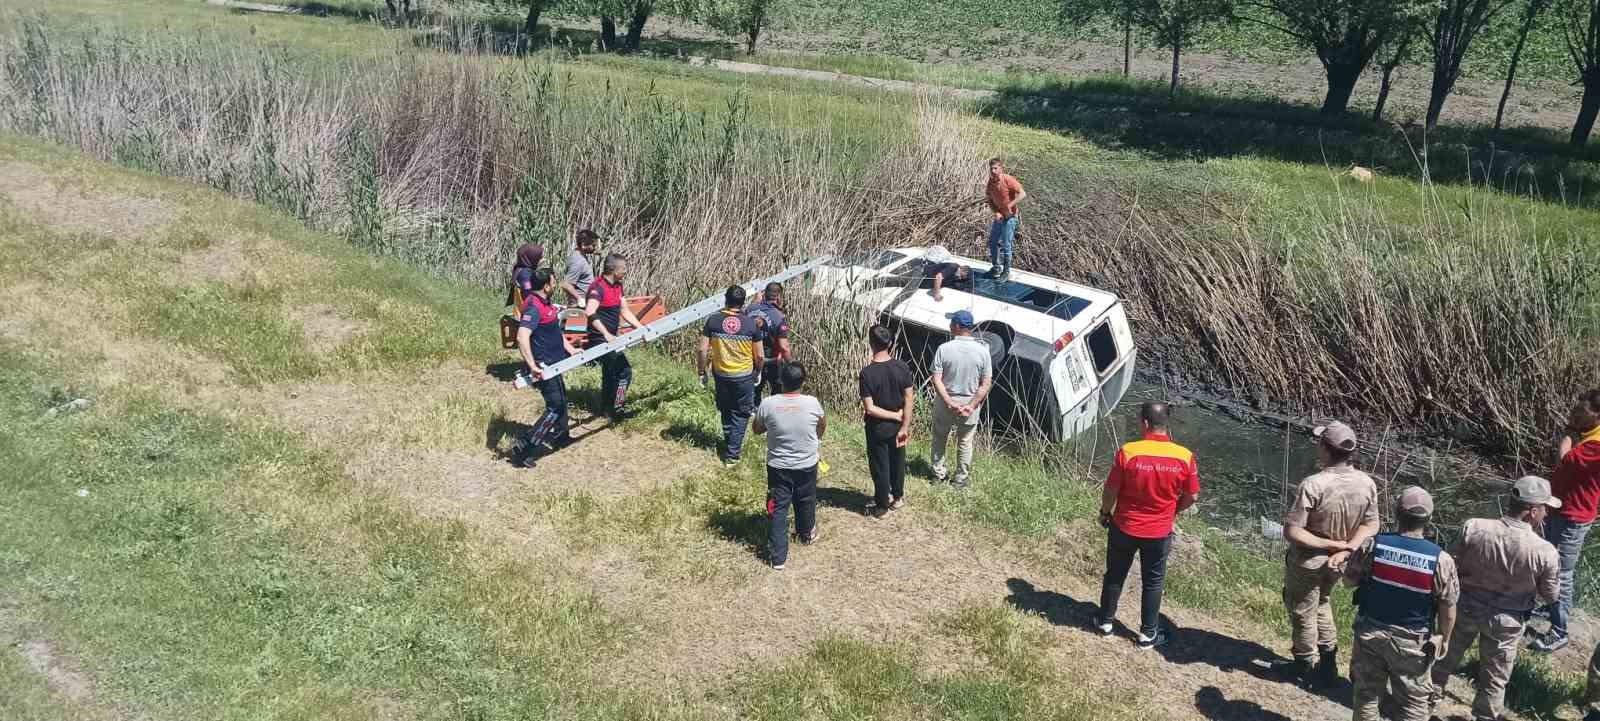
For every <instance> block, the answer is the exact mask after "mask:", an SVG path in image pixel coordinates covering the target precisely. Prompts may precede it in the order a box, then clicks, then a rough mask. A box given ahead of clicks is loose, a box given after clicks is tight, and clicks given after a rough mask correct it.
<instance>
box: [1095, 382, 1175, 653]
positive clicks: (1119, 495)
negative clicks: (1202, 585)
mask: <svg viewBox="0 0 1600 721" xmlns="http://www.w3.org/2000/svg"><path fill="white" fill-rule="evenodd" d="M1170 413H1171V409H1170V408H1169V407H1168V405H1167V404H1165V403H1145V404H1144V405H1141V406H1139V425H1140V426H1141V427H1142V428H1143V429H1144V438H1142V439H1140V440H1137V441H1134V442H1132V443H1128V444H1126V445H1124V446H1123V447H1122V448H1121V449H1120V450H1118V451H1117V460H1116V462H1115V463H1114V464H1112V466H1111V474H1110V475H1109V476H1108V477H1107V478H1106V487H1105V491H1104V492H1103V493H1101V496H1100V525H1102V526H1105V527H1106V530H1107V531H1108V532H1109V537H1108V538H1107V540H1106V575H1105V580H1104V581H1103V582H1102V584H1101V586H1100V617H1099V619H1097V620H1096V622H1095V625H1096V626H1098V627H1099V629H1100V633H1102V634H1105V635H1107V636H1109V635H1111V632H1112V629H1113V627H1112V622H1113V621H1115V620H1116V617H1117V602H1118V601H1120V600H1121V598H1122V582H1123V581H1124V580H1125V579H1127V577H1128V570H1129V569H1130V568H1132V567H1133V556H1134V554H1136V553H1137V554H1138V555H1139V580H1140V583H1141V585H1142V586H1143V589H1144V597H1143V602H1142V603H1141V604H1140V609H1139V641H1138V647H1139V648H1141V649H1151V648H1155V647H1157V646H1160V645H1162V644H1165V643H1166V642H1167V632H1166V631H1165V630H1163V629H1162V628H1161V591H1162V588H1163V587H1164V586H1165V584H1166V573H1167V555H1168V553H1170V552H1171V550H1172V525H1173V520H1174V518H1176V517H1177V515H1178V514H1179V513H1181V512H1182V511H1183V510H1184V509H1185V508H1188V507H1190V506H1192V505H1194V502H1195V499H1196V498H1199V496H1200V471H1199V468H1198V467H1197V466H1196V465H1195V458H1194V454H1193V453H1191V452H1190V451H1189V449H1187V448H1184V447H1183V446H1180V445H1178V444H1176V443H1173V442H1172V438H1171V437H1170V436H1169V435H1168V434H1167V419H1168V417H1169V415H1170Z"/></svg>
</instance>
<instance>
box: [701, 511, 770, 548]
mask: <svg viewBox="0 0 1600 721" xmlns="http://www.w3.org/2000/svg"><path fill="white" fill-rule="evenodd" d="M767 523H768V520H767V514H765V513H758V512H755V511H743V510H736V509H724V510H720V511H716V512H714V513H712V514H711V516H710V517H709V518H707V519H706V527H707V528H709V529H711V531H712V532H714V533H716V534H717V535H718V536H720V537H721V538H722V539H723V540H726V541H731V542H733V543H737V544H739V545H740V546H743V547H744V549H745V550H747V551H749V552H750V553H751V554H752V555H754V556H755V557H756V558H757V559H765V558H766V557H767Z"/></svg>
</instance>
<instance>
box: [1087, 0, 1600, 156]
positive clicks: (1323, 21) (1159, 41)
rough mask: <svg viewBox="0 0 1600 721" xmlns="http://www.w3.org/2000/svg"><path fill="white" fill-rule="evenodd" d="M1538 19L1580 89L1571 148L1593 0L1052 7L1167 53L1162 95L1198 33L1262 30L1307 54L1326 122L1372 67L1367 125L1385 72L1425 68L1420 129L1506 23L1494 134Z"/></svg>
mask: <svg viewBox="0 0 1600 721" xmlns="http://www.w3.org/2000/svg"><path fill="white" fill-rule="evenodd" d="M1545 13H1549V14H1550V16H1551V17H1553V18H1554V20H1555V23H1554V24H1555V27H1556V32H1557V34H1558V35H1559V36H1560V37H1559V40H1560V43H1561V46H1562V49H1563V50H1564V51H1565V52H1566V54H1567V55H1568V56H1569V57H1570V59H1571V60H1572V67H1573V70H1574V71H1575V74H1574V85H1579V86H1582V87H1583V98H1582V100H1581V101H1580V102H1579V108H1578V117H1577V121H1576V122H1575V123H1574V124H1573V128H1572V136H1571V143H1572V145H1574V146H1577V147H1583V146H1584V145H1586V144H1587V143H1588V140H1589V136H1590V134H1591V133H1592V132H1593V130H1594V125H1595V120H1596V117H1597V116H1600V0H1062V10H1061V18H1062V21H1063V22H1065V23H1067V24H1069V25H1077V24H1082V23H1085V22H1088V21H1091V20H1095V19H1099V18H1106V19H1110V20H1113V21H1115V22H1118V23H1120V24H1121V25H1122V26H1123V27H1125V28H1128V29H1129V30H1130V31H1132V30H1137V31H1139V32H1140V33H1142V34H1144V35H1145V36H1146V37H1147V38H1148V39H1149V40H1150V41H1152V42H1153V43H1155V44H1156V45H1158V46H1159V47H1162V48H1165V49H1167V50H1170V51H1171V53H1172V77H1171V86H1170V91H1171V92H1172V93H1176V92H1177V89H1178V73H1179V62H1180V59H1181V57H1182V53H1183V50H1184V49H1185V48H1187V47H1190V46H1192V45H1193V44H1194V43H1195V41H1196V40H1197V39H1198V38H1199V37H1200V34H1201V33H1202V32H1204V31H1207V30H1210V29H1213V28H1214V27H1216V26H1226V25H1233V24H1238V23H1256V24H1260V25H1264V26H1267V27H1269V28H1272V29H1274V30H1276V31H1278V32H1281V33H1283V34H1285V35H1286V36H1288V37H1289V38H1291V39H1292V40H1294V41H1295V43H1296V44H1297V45H1299V46H1301V47H1303V48H1305V49H1306V50H1309V51H1311V52H1313V53H1315V54H1316V56H1317V60H1319V61H1320V62H1321V64H1322V68H1323V72H1324V74H1325V76H1326V80H1327V92H1326V94H1325V95H1324V96H1323V102H1322V112H1323V113H1324V114H1327V115H1337V114H1342V113H1345V112H1348V111H1349V107H1350V97H1351V95H1352V94H1353V93H1354V91H1355V87H1356V83H1357V81H1359V80H1360V79H1361V76H1362V74H1363V73H1365V72H1366V71H1367V70H1368V69H1369V68H1376V69H1377V70H1378V71H1379V72H1380V74H1381V75H1380V78H1379V88H1378V99H1377V102H1376V103H1375V107H1374V110H1373V118H1374V119H1375V120H1377V119H1381V118H1382V116H1383V110H1384V105H1385V104H1386V103H1387V101H1388V97H1389V91H1390V89H1391V87H1392V81H1393V76H1394V70H1395V68H1397V67H1399V66H1400V65H1403V64H1406V63H1408V62H1413V61H1419V60H1420V61H1423V62H1429V63H1431V64H1432V68H1433V72H1432V78H1431V82H1430V86H1429V92H1428V107H1427V112H1426V115H1425V119H1424V123H1425V124H1426V127H1427V129H1429V130H1433V129H1434V128H1435V127H1437V126H1438V124H1439V117H1440V115H1441V114H1442V113H1443V111H1444V106H1445V102H1446V101H1447V100H1449V98H1450V95H1451V93H1453V92H1454V91H1455V87H1456V82H1457V81H1458V80H1459V79H1460V78H1461V65H1462V61H1463V60H1464V59H1465V58H1466V57H1467V52H1468V50H1469V49H1470V48H1471V46H1472V43H1473V42H1474V41H1476V40H1478V39H1479V38H1480V37H1481V36H1482V35H1483V32H1484V30H1485V29H1486V28H1488V27H1489V24H1490V23H1491V22H1494V21H1497V20H1501V19H1505V18H1515V20H1516V22H1517V23H1518V26H1517V29H1518V34H1517V42H1516V45H1515V47H1514V48H1513V49H1512V53H1511V59H1510V62H1509V63H1508V65H1507V68H1506V81H1505V87H1504V89H1503V90H1502V92H1501V96H1500V104H1499V108H1498V110H1497V112H1496V116H1495V124H1494V127H1495V130H1499V129H1500V127H1501V124H1502V123H1503V122H1504V120H1505V107H1506V102H1507V100H1508V99H1509V97H1510V95H1511V88H1512V83H1513V81H1514V80H1515V78H1516V72H1517V66H1518V65H1519V64H1520V62H1521V58H1522V53H1523V51H1524V49H1526V47H1527V41H1528V36H1529V34H1530V33H1531V32H1532V31H1533V29H1534V25H1535V23H1536V22H1537V21H1538V20H1539V19H1540V16H1541V15H1543V14H1545Z"/></svg>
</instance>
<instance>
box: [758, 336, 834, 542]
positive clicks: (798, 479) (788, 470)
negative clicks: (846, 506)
mask: <svg viewBox="0 0 1600 721" xmlns="http://www.w3.org/2000/svg"><path fill="white" fill-rule="evenodd" d="M805 382H806V367H805V365H803V364H800V363H787V364H785V365H784V366H783V370H782V371H780V372H779V373H778V387H779V388H782V389H783V393H782V394H780V395H775V396H770V397H768V398H767V399H766V400H764V401H761V407H759V408H757V409H756V417H755V431H756V434H757V435H760V434H763V433H765V434H767V517H768V518H769V519H770V523H769V525H768V528H767V560H768V561H770V562H771V563H772V570H774V571H782V570H783V565H784V563H785V562H786V561H788V560H789V505H790V504H791V503H793V504H794V530H795V534H796V535H798V536H800V543H802V544H805V545H810V544H812V543H815V542H816V540H817V539H818V538H820V537H821V534H819V533H818V532H817V462H818V461H819V460H820V455H819V451H820V449H821V448H822V436H823V434H824V433H826V432H827V430H828V419H827V417H826V416H824V415H823V413H822V403H821V402H819V401H818V400H817V399H816V398H815V397H813V396H808V395H803V394H802V393H800V387H801V386H802V385H804V384H805Z"/></svg>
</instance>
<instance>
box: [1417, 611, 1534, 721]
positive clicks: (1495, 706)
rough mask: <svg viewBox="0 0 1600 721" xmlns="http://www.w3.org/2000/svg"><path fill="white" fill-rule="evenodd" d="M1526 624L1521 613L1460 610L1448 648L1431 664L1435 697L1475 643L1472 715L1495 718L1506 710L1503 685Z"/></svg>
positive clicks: (1440, 694)
mask: <svg viewBox="0 0 1600 721" xmlns="http://www.w3.org/2000/svg"><path fill="white" fill-rule="evenodd" d="M1457 608H1459V606H1458V607H1457ZM1526 626H1527V622H1526V617H1525V616H1524V615H1522V614H1511V613H1496V614H1493V615H1490V616H1487V617H1485V616H1478V615H1473V614H1468V613H1460V615H1458V616H1457V617H1456V630H1455V632H1454V633H1453V634H1451V636H1450V650H1448V651H1446V652H1445V655H1444V658H1443V659H1440V661H1439V662H1438V663H1436V664H1434V665H1433V686H1434V696H1435V698H1439V697H1442V696H1444V686H1445V684H1446V683H1449V681H1450V674H1452V673H1455V670H1456V668H1457V667H1458V666H1460V665H1461V657H1462V656H1465V655H1466V653H1467V649H1470V648H1472V645H1473V644H1475V643H1476V644H1478V658H1479V660H1478V679H1477V684H1476V686H1477V693H1476V694H1475V695H1474V696H1473V698H1472V717H1473V718H1474V719H1479V720H1480V721H1486V720H1492V719H1498V718H1500V717H1501V716H1502V715H1503V714H1505V712H1506V684H1508V683H1510V682H1511V668H1512V667H1513V666H1515V665H1516V663H1517V643H1518V642H1519V641H1521V640H1522V632H1523V629H1524V628H1525V627H1526Z"/></svg>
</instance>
